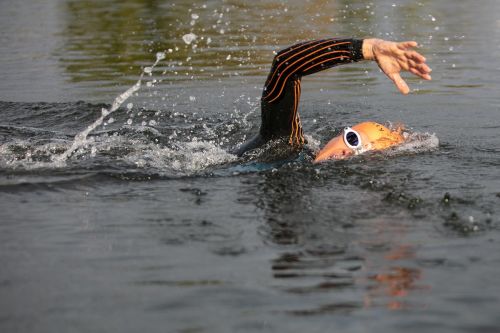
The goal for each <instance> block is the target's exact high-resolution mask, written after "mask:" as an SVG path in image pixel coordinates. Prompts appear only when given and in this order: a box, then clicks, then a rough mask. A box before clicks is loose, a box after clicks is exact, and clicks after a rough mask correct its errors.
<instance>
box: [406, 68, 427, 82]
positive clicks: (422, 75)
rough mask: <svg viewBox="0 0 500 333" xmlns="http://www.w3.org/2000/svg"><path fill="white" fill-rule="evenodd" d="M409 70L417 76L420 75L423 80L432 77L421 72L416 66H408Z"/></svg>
mask: <svg viewBox="0 0 500 333" xmlns="http://www.w3.org/2000/svg"><path fill="white" fill-rule="evenodd" d="M410 72H411V73H412V74H415V75H416V76H418V77H421V78H422V79H424V80H429V81H430V80H432V77H431V76H430V75H429V73H422V72H420V71H419V70H418V69H416V68H410Z"/></svg>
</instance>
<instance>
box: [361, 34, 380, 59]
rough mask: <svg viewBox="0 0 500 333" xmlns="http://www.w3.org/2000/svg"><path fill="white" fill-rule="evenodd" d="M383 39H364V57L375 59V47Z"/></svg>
mask: <svg viewBox="0 0 500 333" xmlns="http://www.w3.org/2000/svg"><path fill="white" fill-rule="evenodd" d="M380 41H381V39H376V38H368V39H364V40H363V48H362V49H363V59H365V60H375V55H374V53H373V47H374V46H375V44H377V43H378V42H380Z"/></svg>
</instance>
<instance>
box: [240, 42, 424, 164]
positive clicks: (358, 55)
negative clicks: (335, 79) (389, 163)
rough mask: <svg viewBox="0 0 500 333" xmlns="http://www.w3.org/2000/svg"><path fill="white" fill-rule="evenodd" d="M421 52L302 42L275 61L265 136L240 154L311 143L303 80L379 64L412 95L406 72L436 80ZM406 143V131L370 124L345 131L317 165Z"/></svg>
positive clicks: (267, 91)
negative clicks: (303, 115) (283, 143)
mask: <svg viewBox="0 0 500 333" xmlns="http://www.w3.org/2000/svg"><path fill="white" fill-rule="evenodd" d="M415 47H417V43H416V42H414V41H408V42H399V43H397V42H391V41H385V40H382V39H375V38H370V39H352V38H348V39H339V38H331V39H321V40H313V41H309V42H302V43H298V44H295V45H292V46H290V47H288V48H286V49H283V50H281V51H280V52H278V53H277V54H276V56H275V57H274V61H273V64H272V66H271V72H270V73H269V75H268V77H267V80H266V83H265V85H264V91H263V93H262V98H261V121H262V122H261V126H260V130H259V133H258V134H257V135H256V136H255V137H253V138H252V139H250V140H249V141H247V142H245V143H243V144H242V145H241V146H239V147H238V148H237V150H236V152H235V154H236V155H238V156H241V155H243V154H244V153H245V152H247V151H249V150H252V149H255V148H257V147H259V146H261V145H263V144H264V143H266V142H268V141H269V140H275V139H281V138H286V140H288V142H289V144H290V145H292V146H297V147H300V146H302V145H304V144H305V143H306V140H305V138H304V134H303V130H302V124H301V122H300V117H299V112H298V107H299V100H300V91H301V87H300V81H301V79H302V77H303V76H306V75H310V74H314V73H317V72H320V71H322V70H325V69H328V68H332V67H335V66H338V65H343V64H349V63H352V62H358V61H361V60H373V61H375V62H376V63H377V65H378V66H379V67H380V69H381V70H382V72H384V73H385V75H387V77H388V78H389V79H390V80H392V81H393V82H394V84H395V85H396V87H397V89H398V90H399V91H400V92H401V93H402V94H405V95H406V94H408V93H409V92H410V88H409V87H408V85H407V84H406V82H405V81H404V80H403V79H402V78H401V75H400V73H401V71H408V72H410V73H412V74H414V75H416V76H418V77H420V78H422V79H424V80H431V76H430V72H431V69H430V67H429V66H428V65H427V64H426V63H425V61H426V60H425V58H424V56H422V55H421V54H420V53H418V52H417V51H415V50H413V48H415ZM403 141H404V138H403V136H402V133H401V129H398V130H390V129H388V128H387V127H385V126H383V125H380V124H377V123H374V122H364V123H361V124H358V125H355V126H353V127H352V128H351V127H346V128H344V130H343V131H342V133H341V134H340V135H339V136H338V137H335V138H333V139H332V140H330V142H328V144H327V145H326V146H325V147H324V148H323V149H321V150H320V151H319V153H318V154H317V155H316V158H315V160H314V162H321V161H325V160H328V159H342V158H346V157H349V156H353V155H356V154H360V153H363V152H365V151H369V150H380V149H386V148H389V147H391V146H394V145H397V144H400V143H402V142H403Z"/></svg>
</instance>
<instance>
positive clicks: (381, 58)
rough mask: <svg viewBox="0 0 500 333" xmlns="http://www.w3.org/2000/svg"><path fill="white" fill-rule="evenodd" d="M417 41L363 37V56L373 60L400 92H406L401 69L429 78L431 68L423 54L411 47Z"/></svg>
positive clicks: (407, 91) (425, 78) (406, 86)
mask: <svg viewBox="0 0 500 333" xmlns="http://www.w3.org/2000/svg"><path fill="white" fill-rule="evenodd" d="M414 47H417V42H413V41H410V42H401V43H395V42H389V41H385V40H382V39H375V38H370V39H365V40H364V41H363V58H365V59H366V60H375V61H376V62H377V64H378V66H379V67H380V69H381V70H382V71H383V72H384V73H385V75H387V77H388V78H389V79H391V80H392V81H393V82H394V84H395V85H396V87H397V88H398V89H399V91H400V92H401V93H402V94H405V95H406V94H408V93H409V92H410V88H409V87H408V84H406V82H405V80H403V79H402V78H401V75H400V72H401V71H408V72H410V73H413V74H415V75H416V76H419V77H421V78H422V79H424V80H431V76H430V74H429V73H430V72H431V71H432V69H431V68H430V67H429V66H427V64H426V63H425V58H424V56H423V55H421V54H420V53H418V52H417V51H414V50H412V48H414Z"/></svg>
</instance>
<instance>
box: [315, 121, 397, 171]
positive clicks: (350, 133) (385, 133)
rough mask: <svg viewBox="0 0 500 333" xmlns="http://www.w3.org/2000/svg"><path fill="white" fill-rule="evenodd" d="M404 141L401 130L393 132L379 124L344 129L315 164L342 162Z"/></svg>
mask: <svg viewBox="0 0 500 333" xmlns="http://www.w3.org/2000/svg"><path fill="white" fill-rule="evenodd" d="M403 141H404V138H403V136H402V135H401V130H395V131H391V130H390V129H388V128H387V127H385V126H383V125H380V124H378V123H375V122H364V123H360V124H357V125H355V126H353V127H352V128H346V129H344V130H343V131H342V133H341V134H340V135H339V136H337V137H335V138H333V139H332V140H330V142H328V143H327V144H326V146H325V147H323V149H321V150H320V151H319V152H318V154H317V155H316V158H315V159H314V162H315V163H318V162H322V161H326V160H330V159H336V160H341V159H344V158H348V157H351V156H353V155H356V154H358V153H362V152H366V151H370V150H381V149H386V148H389V147H391V146H394V145H397V144H400V143H402V142H403Z"/></svg>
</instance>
